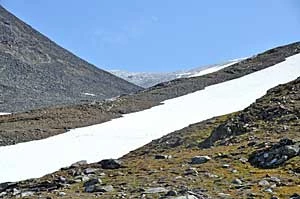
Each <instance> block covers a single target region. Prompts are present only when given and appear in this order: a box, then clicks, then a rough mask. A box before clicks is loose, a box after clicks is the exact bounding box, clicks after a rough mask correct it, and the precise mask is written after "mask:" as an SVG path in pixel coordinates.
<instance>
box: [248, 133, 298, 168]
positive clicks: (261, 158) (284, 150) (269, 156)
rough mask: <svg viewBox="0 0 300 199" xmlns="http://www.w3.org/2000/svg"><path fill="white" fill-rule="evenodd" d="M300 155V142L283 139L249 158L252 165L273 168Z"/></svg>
mask: <svg viewBox="0 0 300 199" xmlns="http://www.w3.org/2000/svg"><path fill="white" fill-rule="evenodd" d="M298 155H300V142H298V143H295V142H294V141H293V140H290V139H282V140H280V141H279V142H278V143H275V144H273V145H272V146H271V147H269V148H267V149H263V150H259V151H256V152H254V153H252V154H251V155H250V157H249V159H248V161H249V162H250V163H251V165H253V166H255V167H258V168H262V169H271V168H277V167H279V166H281V165H283V164H284V163H285V162H286V161H288V160H289V159H291V158H293V157H296V156H298Z"/></svg>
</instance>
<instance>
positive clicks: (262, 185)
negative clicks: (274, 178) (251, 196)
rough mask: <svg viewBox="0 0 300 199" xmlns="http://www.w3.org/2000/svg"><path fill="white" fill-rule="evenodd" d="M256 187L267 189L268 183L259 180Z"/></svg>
mask: <svg viewBox="0 0 300 199" xmlns="http://www.w3.org/2000/svg"><path fill="white" fill-rule="evenodd" d="M258 185H259V186H261V187H267V186H270V183H269V182H268V181H267V180H261V181H259V182H258Z"/></svg>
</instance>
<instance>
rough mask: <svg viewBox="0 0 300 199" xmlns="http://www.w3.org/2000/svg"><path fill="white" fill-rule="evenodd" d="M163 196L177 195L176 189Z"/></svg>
mask: <svg viewBox="0 0 300 199" xmlns="http://www.w3.org/2000/svg"><path fill="white" fill-rule="evenodd" d="M165 196H177V191H174V190H170V191H168V192H167V193H166V195H165Z"/></svg>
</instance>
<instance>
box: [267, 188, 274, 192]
mask: <svg viewBox="0 0 300 199" xmlns="http://www.w3.org/2000/svg"><path fill="white" fill-rule="evenodd" d="M265 192H268V193H273V190H272V189H271V188H267V189H265Z"/></svg>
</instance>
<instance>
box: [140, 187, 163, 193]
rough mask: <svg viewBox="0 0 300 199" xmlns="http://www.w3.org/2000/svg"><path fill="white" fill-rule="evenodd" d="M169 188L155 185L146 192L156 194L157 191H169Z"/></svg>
mask: <svg viewBox="0 0 300 199" xmlns="http://www.w3.org/2000/svg"><path fill="white" fill-rule="evenodd" d="M168 191H169V190H167V189H166V188H164V187H154V188H148V189H146V190H145V191H144V193H145V194H155V193H167V192H168Z"/></svg>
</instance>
